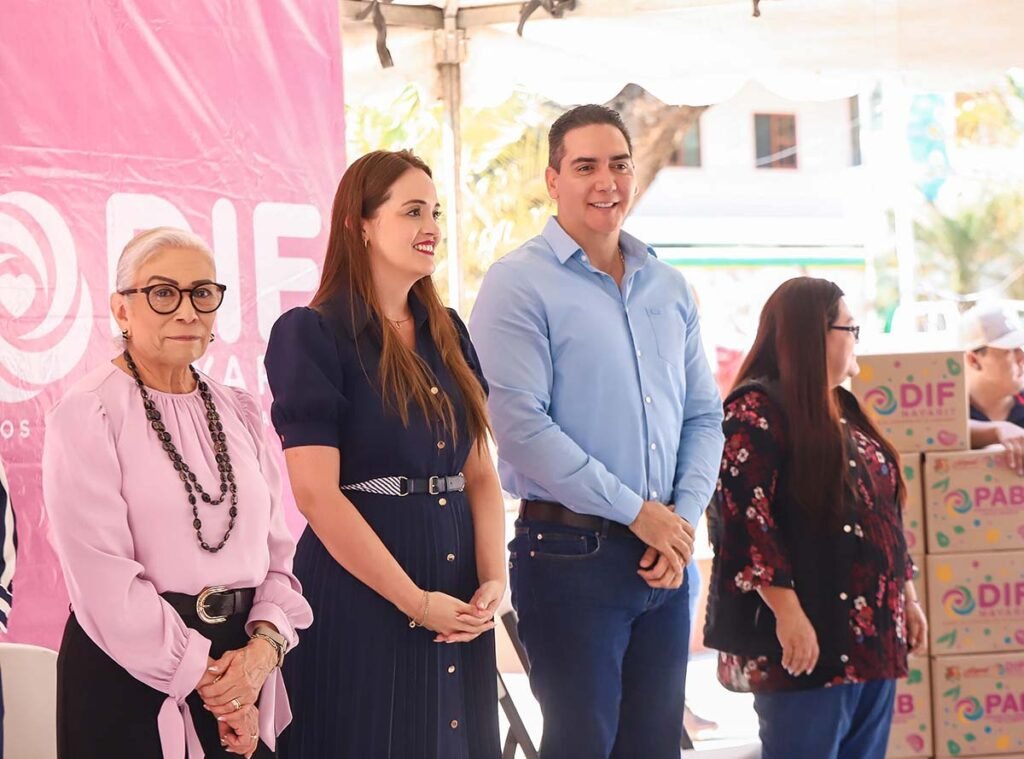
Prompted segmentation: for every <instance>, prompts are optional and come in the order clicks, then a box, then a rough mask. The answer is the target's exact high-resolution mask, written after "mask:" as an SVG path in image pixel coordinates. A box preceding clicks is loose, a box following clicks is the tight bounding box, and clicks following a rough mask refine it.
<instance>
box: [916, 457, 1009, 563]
mask: <svg viewBox="0 0 1024 759" xmlns="http://www.w3.org/2000/svg"><path fill="white" fill-rule="evenodd" d="M924 468H925V511H926V513H927V519H926V523H927V532H928V552H929V553H954V552H962V551H1002V550H1012V549H1019V548H1022V547H1024V479H1022V478H1021V477H1020V475H1018V474H1017V473H1016V472H1015V471H1013V470H1012V469H1010V468H1009V467H1008V466H1007V464H1006V451H1005V450H1004V449H1002V448H993V449H986V450H981V451H963V452H960V453H929V454H927V455H926V456H925V465H924Z"/></svg>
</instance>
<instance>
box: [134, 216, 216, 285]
mask: <svg viewBox="0 0 1024 759" xmlns="http://www.w3.org/2000/svg"><path fill="white" fill-rule="evenodd" d="M167 248H184V249H185V250H196V251H199V252H200V253H202V254H203V255H205V256H206V257H207V258H208V259H210V263H211V264H213V263H214V259H213V251H212V250H210V246H209V245H207V244H206V243H205V242H203V238H201V237H200V236H199V235H197V234H195V233H193V232H188V231H186V230H184V229H176V228H175V227H154V228H153V229H147V230H146V231H145V232H140V233H139V234H137V235H135V237H133V238H132V239H131V240H129V241H128V244H127V245H125V246H124V250H123V251H122V252H121V257H120V258H119V259H118V260H117V277H116V279H115V285H114V287H115V289H116V290H117V291H118V292H120V291H121V290H128V289H129V288H131V286H132V282H133V281H134V280H135V275H136V274H138V273H139V269H141V268H142V267H143V266H145V265H146V262H147V261H148V260H149V259H151V258H152V257H153V256H155V255H156V254H157V253H159V252H160V251H161V250H166V249H167Z"/></svg>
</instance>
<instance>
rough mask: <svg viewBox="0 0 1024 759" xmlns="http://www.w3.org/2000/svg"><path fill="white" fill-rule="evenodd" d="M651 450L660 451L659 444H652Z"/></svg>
mask: <svg viewBox="0 0 1024 759" xmlns="http://www.w3.org/2000/svg"><path fill="white" fill-rule="evenodd" d="M651 450H652V451H656V450H658V444H657V443H651Z"/></svg>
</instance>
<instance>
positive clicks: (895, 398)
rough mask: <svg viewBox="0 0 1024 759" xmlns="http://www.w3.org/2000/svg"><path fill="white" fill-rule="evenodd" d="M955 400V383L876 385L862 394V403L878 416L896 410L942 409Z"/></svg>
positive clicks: (886, 414)
mask: <svg viewBox="0 0 1024 759" xmlns="http://www.w3.org/2000/svg"><path fill="white" fill-rule="evenodd" d="M955 398H956V383H955V382H952V381H950V380H942V381H939V382H904V383H901V384H899V385H895V386H894V387H889V386H888V385H877V386H876V387H873V388H871V389H870V390H869V391H868V392H867V393H865V394H864V402H865V403H866V404H867V405H868V408H870V409H871V410H872V411H873V412H874V413H876V414H878V415H879V416H891V415H892V414H894V413H896V409H898V408H902V409H904V410H907V411H913V410H915V409H922V408H928V409H944V408H946V407H948V406H950V405H952V403H953V400H954V399H955Z"/></svg>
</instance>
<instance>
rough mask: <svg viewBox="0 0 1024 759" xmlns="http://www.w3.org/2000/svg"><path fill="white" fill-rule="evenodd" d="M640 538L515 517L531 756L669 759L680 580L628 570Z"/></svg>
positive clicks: (681, 664) (514, 558)
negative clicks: (534, 715)
mask: <svg viewBox="0 0 1024 759" xmlns="http://www.w3.org/2000/svg"><path fill="white" fill-rule="evenodd" d="M644 549H645V546H644V544H643V543H642V542H641V541H640V540H639V539H637V538H635V537H632V536H620V535H615V534H612V535H610V536H609V535H607V534H601V533H595V532H588V531H585V530H579V529H574V528H571V527H565V526H563V525H553V524H546V523H542V522H524V521H523V520H520V521H518V522H517V523H516V535H515V538H514V539H513V540H512V542H511V543H510V544H509V550H510V552H511V555H510V566H511V573H510V576H511V586H512V603H513V605H514V606H515V608H516V612H517V613H518V615H519V635H520V637H521V638H522V641H523V645H524V647H525V648H526V653H527V655H528V657H529V660H530V667H531V671H530V687H531V688H532V690H533V693H534V695H535V696H536V698H537V701H538V702H539V703H540V707H541V711H542V713H543V715H544V735H543V739H542V740H541V746H540V756H541V759H609V758H611V759H636V758H637V757H644V759H679V740H680V737H681V731H682V714H683V700H684V698H683V692H684V683H685V680H686V657H687V649H688V646H689V631H690V614H689V604H688V600H689V599H688V593H687V588H686V584H685V582H684V584H683V586H682V587H681V588H679V589H677V590H655V589H652V588H650V587H648V586H647V583H645V582H644V581H643V579H642V578H641V577H640V576H639V575H638V574H637V569H638V568H639V563H640V558H641V556H642V555H643V552H644Z"/></svg>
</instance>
